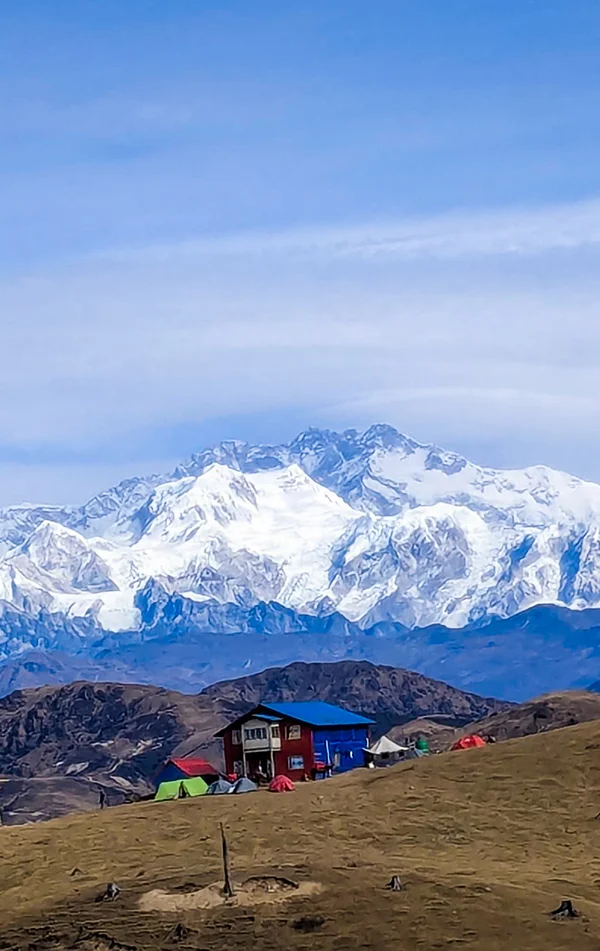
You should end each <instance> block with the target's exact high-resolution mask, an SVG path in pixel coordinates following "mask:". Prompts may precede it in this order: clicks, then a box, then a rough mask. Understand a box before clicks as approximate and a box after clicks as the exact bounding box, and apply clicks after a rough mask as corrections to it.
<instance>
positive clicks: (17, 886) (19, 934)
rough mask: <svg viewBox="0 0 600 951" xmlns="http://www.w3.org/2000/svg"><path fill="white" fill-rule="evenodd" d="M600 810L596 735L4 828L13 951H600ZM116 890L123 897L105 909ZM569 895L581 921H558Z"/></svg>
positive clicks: (3, 868) (0, 838)
mask: <svg viewBox="0 0 600 951" xmlns="http://www.w3.org/2000/svg"><path fill="white" fill-rule="evenodd" d="M599 810H600V723H599V722H598V721H594V722H589V723H586V724H581V725H578V726H574V727H567V728H565V729H563V730H557V731H553V732H550V733H544V734H540V735H538V736H530V737H527V738H522V739H517V740H510V741H508V742H506V743H499V744H496V745H494V746H489V747H486V748H484V749H479V750H469V751H466V752H458V753H446V754H441V755H439V756H433V757H431V758H429V759H425V760H419V761H413V762H410V763H407V764H405V765H400V766H397V767H393V768H389V769H383V770H375V771H369V770H356V771H354V772H353V773H351V774H347V775H346V776H343V777H339V778H337V779H332V780H328V781H325V782H322V783H307V784H303V785H301V786H299V787H297V788H296V790H295V791H294V792H293V793H288V794H283V795H273V794H270V793H268V792H258V793H256V794H254V795H248V796H240V797H237V796H232V797H218V798H217V797H214V798H212V797H210V798H209V797H205V798H202V799H196V800H183V801H181V800H180V801H175V802H169V803H145V804H138V805H129V806H123V807H117V808H115V809H110V810H106V811H105V812H102V813H96V814H87V815H78V816H70V817H68V818H66V819H58V820H53V821H51V822H49V823H47V824H46V825H44V826H43V827H42V826H26V827H21V828H13V829H4V830H3V831H2V835H0V877H1V880H2V885H3V887H2V889H1V890H0V921H1V922H2V924H1V925H0V948H1V949H3V951H9V949H11V951H17V949H19V951H20V949H22V951H134V949H135V951H159V949H161V951H168V949H171V948H180V949H181V951H193V949H195V951H198V949H205V951H223V949H225V948H226V949H228V951H250V949H254V948H260V949H261V951H276V949H277V951H280V949H288V948H289V949H292V951H293V949H312V951H319V949H323V951H355V949H356V951H358V949H381V951H396V949H397V951H417V949H421V951H426V949H427V951H431V949H445V948H451V947H457V948H465V949H469V951H501V949H502V951H505V949H510V951H516V949H518V951H548V949H549V948H552V949H562V951H567V949H572V951H592V949H594V951H597V949H598V947H600V889H599V885H600V857H599V855H600V821H599V820H598V814H599ZM220 822H223V824H224V826H225V829H226V831H227V834H228V838H229V847H230V853H231V864H232V875H233V882H234V887H235V890H236V895H235V896H234V898H233V899H232V900H230V901H227V902H225V901H224V900H223V899H222V896H221V894H220V884H221V882H222V873H221V860H220V839H219V835H220V833H219V823H220ZM392 875H398V876H399V877H400V878H401V880H402V882H403V884H404V889H403V890H402V891H389V890H387V889H386V888H385V885H386V883H387V882H388V881H389V880H390V879H391V877H392ZM109 881H110V882H115V883H117V884H118V885H119V887H120V888H121V893H120V895H119V898H118V899H117V900H116V901H114V902H106V903H104V902H101V903H97V902H95V901H94V899H95V898H96V896H98V894H99V893H101V892H102V890H103V889H104V888H105V886H106V884H107V882H109ZM295 886H297V887H295ZM563 899H569V900H571V901H572V902H573V905H574V907H575V908H576V909H577V911H579V912H580V917H577V918H574V919H572V920H559V921H555V920H553V919H552V918H551V917H550V916H549V915H548V912H550V911H551V910H552V909H555V908H556V907H557V906H558V905H559V904H560V902H561V901H562V900H563Z"/></svg>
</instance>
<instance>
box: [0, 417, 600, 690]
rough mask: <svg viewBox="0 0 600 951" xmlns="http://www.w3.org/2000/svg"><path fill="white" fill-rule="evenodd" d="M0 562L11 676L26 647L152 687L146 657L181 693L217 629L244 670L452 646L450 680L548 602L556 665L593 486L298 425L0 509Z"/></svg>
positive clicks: (584, 556) (4, 653) (588, 656)
mask: <svg viewBox="0 0 600 951" xmlns="http://www.w3.org/2000/svg"><path fill="white" fill-rule="evenodd" d="M0 554H2V557H0V633H1V636H0V661H1V662H3V663H4V664H5V665H8V666H7V668H6V670H8V669H9V668H10V670H11V671H12V673H6V676H5V677H4V679H5V680H8V681H10V682H12V683H15V682H18V680H19V676H20V674H19V669H21V670H22V671H24V672H26V673H27V671H26V669H25V667H24V665H25V664H27V663H28V661H27V660H26V658H25V655H26V654H27V652H31V651H37V652H38V658H39V652H40V651H41V652H42V653H43V654H44V655H47V654H48V653H50V654H53V653H54V652H58V653H59V654H60V655H61V656H62V655H66V656H68V657H71V658H74V659H75V658H76V659H77V660H74V663H73V667H74V669H77V668H78V666H79V667H81V669H84V668H86V669H96V670H98V671H99V673H100V675H101V674H102V672H110V670H111V669H113V670H114V671H115V672H117V671H121V673H118V676H123V677H125V678H129V677H130V676H131V675H132V674H131V672H132V669H133V670H135V669H139V670H141V671H142V672H147V676H148V677H149V678H154V676H155V672H156V669H157V665H158V664H159V663H160V661H159V657H160V658H161V659H162V660H165V659H166V660H167V666H170V668H171V674H169V681H168V682H169V683H171V684H176V685H177V686H179V687H181V686H184V687H185V685H186V678H187V686H188V689H193V688H194V687H197V686H198V685H199V680H200V681H201V682H202V683H206V682H208V678H209V677H210V676H212V675H213V674H215V673H217V671H219V672H221V673H225V674H226V675H228V674H231V673H235V672H239V668H238V669H237V670H232V669H231V668H229V669H228V670H224V662H225V660H226V658H225V656H224V655H225V654H226V653H227V651H228V649H227V648H226V647H225V646H224V644H223V643H222V642H219V641H217V640H215V639H214V638H216V636H217V635H226V634H227V635H235V636H236V637H237V638H238V639H239V638H241V639H242V640H241V641H240V640H238V643H239V645H240V650H241V652H242V654H243V656H244V663H247V664H248V665H249V667H250V668H251V669H257V668H258V666H260V665H263V666H264V662H265V661H266V662H267V663H268V662H269V660H270V659H277V660H281V662H284V663H285V662H288V661H291V660H293V659H295V658H303V657H304V658H305V659H316V658H317V657H323V658H324V659H335V658H336V657H344V656H367V657H370V656H372V657H373V658H374V659H385V660H386V661H390V660H391V661H392V662H396V661H401V662H404V658H405V657H408V658H413V659H414V660H415V661H416V662H417V663H416V664H413V666H417V665H422V664H425V665H426V666H427V669H428V670H431V669H432V667H433V668H434V672H437V673H440V672H443V670H444V667H443V665H444V664H447V665H450V668H453V665H454V663H455V658H456V654H457V652H458V653H460V655H461V657H462V661H463V666H462V668H461V670H460V671H459V672H458V674H459V676H458V680H457V682H460V683H464V684H469V683H477V682H478V678H480V681H481V682H482V683H488V682H490V680H489V676H488V673H489V671H487V669H486V664H485V661H484V659H483V656H482V655H481V653H479V655H477V656H476V655H475V653H474V652H472V653H471V654H469V650H471V648H470V646H469V645H472V644H473V643H474V639H476V638H475V635H474V634H473V632H474V631H478V630H479V629H480V628H482V627H483V626H484V625H492V626H493V627H494V630H496V628H497V626H498V625H499V628H498V629H499V630H502V632H503V633H502V639H503V642H504V640H505V638H506V636H507V635H506V631H507V628H506V626H504V627H502V619H511V618H517V617H521V615H523V614H526V613H527V611H528V610H532V611H535V610H537V606H538V605H549V606H554V607H553V608H552V610H551V613H550V615H548V616H549V617H552V618H553V619H554V620H553V622H552V624H551V625H550V628H549V630H548V632H547V634H548V643H546V641H544V639H543V637H542V638H541V641H540V644H541V647H542V648H543V649H545V647H546V646H549V648H550V654H551V657H552V658H558V657H559V656H560V657H561V658H562V659H563V660H564V661H565V663H566V666H565V671H567V670H568V671H569V676H572V668H573V664H571V663H570V662H569V656H570V655H569V651H570V647H569V645H568V644H567V643H566V641H565V639H564V638H563V640H562V641H561V643H560V644H558V643H557V641H556V634H557V631H558V630H559V629H560V630H561V631H562V630H563V628H565V627H566V628H568V627H570V625H571V621H565V619H564V616H563V615H562V614H561V611H562V610H563V608H572V609H577V610H578V611H581V610H583V609H588V610H589V609H593V608H595V607H596V606H598V605H600V486H598V485H595V484H593V483H586V482H583V481H581V480H579V479H576V478H574V477H572V476H569V475H566V474H565V473H560V472H556V471H554V470H552V469H548V468H546V467H543V466H534V467H532V468H529V469H523V470H514V471H500V470H493V469H488V468H483V467H480V466H476V465H474V464H473V463H471V462H469V461H468V460H466V459H464V458H463V457H461V456H459V455H457V454H456V453H451V452H448V451H445V450H441V449H439V448H437V447H435V446H431V445H425V444H422V443H419V442H417V441H416V440H414V439H411V438H410V437H408V436H405V435H403V434H401V433H399V432H397V431H396V430H395V429H393V428H392V427H390V426H385V425H378V426H373V427H371V428H370V429H368V430H367V431H366V432H364V433H359V432H356V431H355V430H348V431H346V432H344V433H334V432H331V431H328V430H308V431H307V432H305V433H302V434H300V435H299V436H298V437H297V438H296V439H294V440H292V442H290V443H289V444H287V445H281V446H252V445H250V444H247V443H242V442H235V441H230V442H224V443H221V444H219V445H217V446H215V447H212V448H209V449H206V450H204V451H202V452H200V453H197V454H195V455H194V456H192V457H191V458H190V459H189V460H188V461H187V462H186V463H184V464H182V465H181V466H178V467H177V468H176V469H175V470H174V471H173V472H172V473H170V474H168V475H154V476H148V477H141V478H138V479H128V480H125V481H124V482H122V483H120V484H119V485H118V486H116V487H114V488H112V489H109V490H107V491H106V492H103V493H100V495H98V496H96V497H95V498H94V499H92V500H91V501H90V502H88V503H86V504H85V505H84V506H82V507H80V508H68V507H56V506H31V505H29V506H13V507H11V508H9V509H4V510H1V511H0ZM520 623H521V622H520V621H516V622H515V624H514V629H515V631H516V632H517V634H516V635H515V636H516V637H517V638H518V637H519V634H518V632H519V630H520ZM573 627H574V629H577V630H579V629H578V622H577V621H576V620H573ZM509 628H510V625H509ZM423 631H424V632H425V633H423ZM432 632H435V634H434V633H432ZM461 632H464V633H461ZM206 635H210V636H211V638H212V639H211V640H210V641H207V637H206ZM560 636H561V637H562V635H560ZM267 637H268V638H269V642H268V644H267V643H263V642H264V639H265V638H267ZM538 637H541V635H538V634H536V638H538ZM251 638H253V645H252V643H250V639H251ZM432 638H434V640H433V641H432ZM577 638H578V639H579V640H578V643H579V642H582V641H584V640H585V644H583V643H581V646H580V647H578V648H576V650H575V653H574V654H572V656H573V657H577V658H578V659H582V660H583V662H584V669H582V671H581V676H588V673H587V672H588V671H589V677H590V679H594V677H596V676H597V673H598V671H597V668H594V669H593V670H592V667H593V665H594V664H595V656H596V655H595V643H591V634H590V633H589V631H588V634H587V635H586V637H583V634H582V633H581V631H580V632H579V634H578V635H577ZM577 638H576V639H577ZM586 638H587V639H586ZM559 640H560V638H559ZM304 641H306V643H304ZM384 642H385V643H384ZM519 643H520V644H521V647H517V641H515V643H514V644H513V648H514V661H515V662H517V663H518V661H519V650H522V651H524V653H525V655H526V656H528V644H527V642H526V640H522V641H519ZM184 644H185V645H187V648H188V654H189V664H188V666H187V668H186V664H185V657H184V655H185V651H184V649H183V645H184ZM503 650H505V651H506V650H507V648H503ZM269 651H274V652H275V657H274V658H271V657H269V656H268V655H269ZM586 652H587V653H586ZM496 654H498V651H496ZM502 656H504V654H503V655H502ZM230 661H231V657H230ZM48 663H49V665H50V666H52V664H53V663H54V661H52V660H51V659H50V660H49V661H48ZM56 663H58V660H57V661H56ZM555 663H557V664H558V663H559V662H558V660H557V661H556V662H555V661H554V660H552V661H551V664H552V665H554V664H555ZM90 664H91V665H92V666H91V668H90ZM60 665H62V666H63V669H66V667H68V666H69V665H68V663H67V662H66V661H65V660H64V658H63V659H61V660H60V664H59V666H60ZM86 665H87V667H86ZM111 665H112V667H111ZM132 665H133V668H132ZM41 666H42V667H43V666H44V663H42V664H41ZM174 667H179V673H176V672H175V671H174V670H173V668H174ZM478 668H479V669H478ZM500 668H501V669H504V661H503V660H502V661H501V664H500ZM422 669H424V668H422ZM28 673H29V674H31V675H33V673H34V672H33V671H32V670H30V671H28ZM539 673H541V674H542V675H543V665H542V669H541V670H540V671H539ZM537 674H538V672H536V671H531V675H532V678H533V679H534V680H535V678H536V676H537ZM1 681H2V675H1V672H0V683H1ZM563 685H564V686H567V685H568V684H563ZM554 686H558V684H554V683H550V684H548V687H554ZM527 692H535V691H529V690H528V691H527Z"/></svg>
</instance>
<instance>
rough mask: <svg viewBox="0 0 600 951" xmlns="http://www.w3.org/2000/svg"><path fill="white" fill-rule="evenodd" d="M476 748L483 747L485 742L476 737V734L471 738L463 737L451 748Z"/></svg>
mask: <svg viewBox="0 0 600 951" xmlns="http://www.w3.org/2000/svg"><path fill="white" fill-rule="evenodd" d="M476 746H485V740H484V739H483V738H482V737H481V736H478V735H477V733H473V734H472V735H471V736H463V737H461V739H460V740H457V741H456V743H454V744H453V745H452V747H451V749H453V750H472V749H474V748H475V747H476Z"/></svg>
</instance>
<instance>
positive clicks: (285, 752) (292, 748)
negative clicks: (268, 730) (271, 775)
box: [275, 720, 314, 779]
mask: <svg viewBox="0 0 600 951" xmlns="http://www.w3.org/2000/svg"><path fill="white" fill-rule="evenodd" d="M291 725H294V726H296V725H298V724H295V723H294V721H293V720H282V721H281V724H280V727H279V730H280V733H281V749H280V750H277V751H276V752H275V773H276V775H279V774H283V775H284V776H289V777H290V779H302V777H303V776H304V774H305V773H306V774H307V775H308V776H310V772H311V770H312V768H313V761H314V755H313V735H312V728H311V727H309V726H306V724H304V723H302V724H301V725H300V726H301V735H300V739H298V740H288V738H287V728H288V726H291ZM289 756H303V757H304V769H289V767H288V757H289Z"/></svg>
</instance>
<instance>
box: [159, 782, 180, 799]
mask: <svg viewBox="0 0 600 951" xmlns="http://www.w3.org/2000/svg"><path fill="white" fill-rule="evenodd" d="M180 786H181V780H180V779H175V780H173V782H171V783H161V784H160V786H159V787H158V789H157V790H156V796H155V797H154V799H155V802H164V800H165V799H177V797H178V795H179V787H180Z"/></svg>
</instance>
